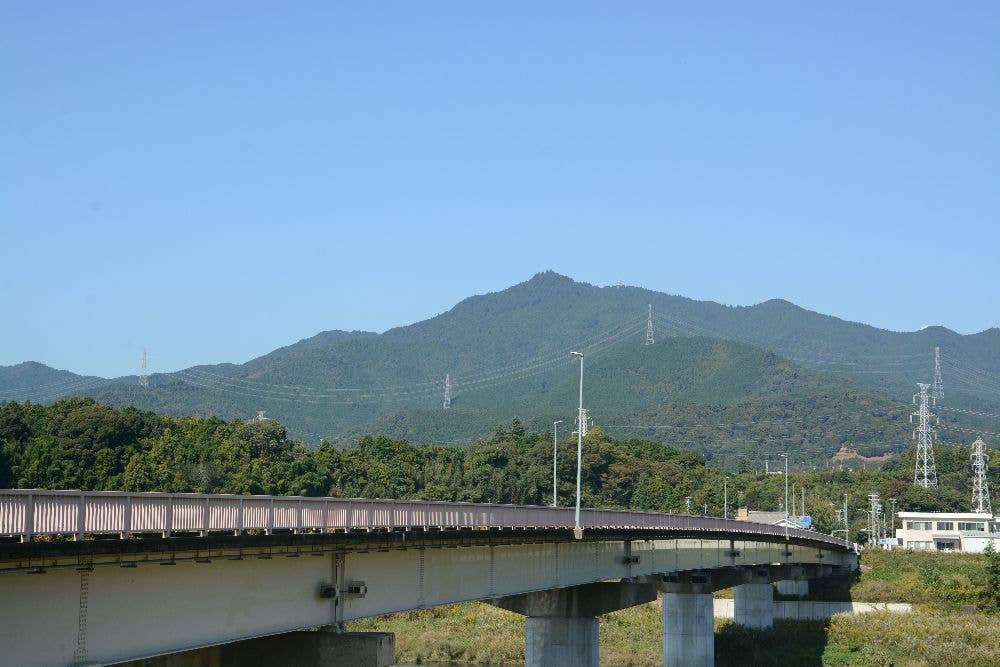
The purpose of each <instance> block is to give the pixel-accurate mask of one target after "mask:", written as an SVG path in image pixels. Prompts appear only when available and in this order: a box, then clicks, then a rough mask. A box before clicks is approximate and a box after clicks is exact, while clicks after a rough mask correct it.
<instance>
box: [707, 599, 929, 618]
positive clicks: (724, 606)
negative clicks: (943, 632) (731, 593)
mask: <svg viewBox="0 0 1000 667" xmlns="http://www.w3.org/2000/svg"><path fill="white" fill-rule="evenodd" d="M871 611H892V612H896V613H904V614H905V613H908V612H910V611H913V605H911V604H909V603H907V602H799V601H790V602H775V603H774V618H775V619H779V618H786V619H798V620H822V619H826V618H830V617H831V616H833V615H834V614H864V613H867V612H871ZM714 612H715V617H716V618H734V616H735V613H734V612H735V604H734V601H733V600H726V599H719V598H716V599H715V601H714Z"/></svg>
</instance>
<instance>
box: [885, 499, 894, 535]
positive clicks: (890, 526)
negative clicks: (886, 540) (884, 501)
mask: <svg viewBox="0 0 1000 667" xmlns="http://www.w3.org/2000/svg"><path fill="white" fill-rule="evenodd" d="M889 503H890V504H891V505H892V510H891V513H890V514H889V530H890V531H891V532H893V533H895V532H896V499H895V498H889ZM886 537H893V535H886Z"/></svg>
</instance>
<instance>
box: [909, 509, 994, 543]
mask: <svg viewBox="0 0 1000 667" xmlns="http://www.w3.org/2000/svg"><path fill="white" fill-rule="evenodd" d="M896 516H898V517H899V519H900V521H901V524H902V525H901V527H900V528H897V529H896V537H897V538H898V539H899V541H900V546H902V548H904V549H916V550H924V551H967V552H971V553H981V552H982V551H983V550H985V549H986V545H987V544H989V543H990V542H993V546H994V548H996V549H1000V523H998V521H997V519H996V518H995V517H994V516H993V515H992V514H981V513H978V512H898V513H897V515H896Z"/></svg>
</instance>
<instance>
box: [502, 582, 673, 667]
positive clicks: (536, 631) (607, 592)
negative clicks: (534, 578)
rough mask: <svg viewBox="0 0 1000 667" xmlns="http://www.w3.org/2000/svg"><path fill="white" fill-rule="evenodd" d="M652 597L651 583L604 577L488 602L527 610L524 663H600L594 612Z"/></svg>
mask: <svg viewBox="0 0 1000 667" xmlns="http://www.w3.org/2000/svg"><path fill="white" fill-rule="evenodd" d="M655 599H656V587H655V586H653V585H651V584H636V583H629V582H621V583H611V582H602V583H596V584H585V585H583V586H573V587H571V588H557V589H553V590H548V591H538V592H535V593H523V594H521V595H511V596H508V597H503V598H496V599H494V600H491V601H490V604H492V605H494V606H496V607H500V608H501V609H506V610H508V611H513V612H516V613H518V614H523V615H524V616H527V619H525V623H524V664H525V667H598V665H599V664H600V646H599V640H598V621H597V617H598V616H600V615H601V614H607V613H609V612H612V611H618V610H619V609H625V608H627V607H633V606H635V605H639V604H645V603H647V602H652V601H653V600H655Z"/></svg>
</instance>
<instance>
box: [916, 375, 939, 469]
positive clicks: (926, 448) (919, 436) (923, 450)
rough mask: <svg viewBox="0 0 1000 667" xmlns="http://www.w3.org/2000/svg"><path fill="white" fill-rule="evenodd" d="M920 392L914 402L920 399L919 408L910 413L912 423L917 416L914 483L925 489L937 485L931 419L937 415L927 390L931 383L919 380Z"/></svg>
mask: <svg viewBox="0 0 1000 667" xmlns="http://www.w3.org/2000/svg"><path fill="white" fill-rule="evenodd" d="M917 386H918V387H920V393H919V394H914V395H913V402H914V403H917V398H919V399H920V403H919V405H920V407H919V409H918V410H917V411H916V412H914V413H913V414H912V415H910V423H912V422H913V418H914V417H917V419H918V421H917V429H916V430H915V431H914V432H913V437H914V439H916V441H917V462H916V467H915V469H914V471H913V484H914V485H915V486H922V487H924V488H925V489H926V488H929V487H932V486H937V467H936V466H935V465H934V427H933V426H931V419H935V416H934V415H933V414H931V409H930V396H929V394H928V393H927V390H928V389H929V388H930V385H929V384H927V383H925V382H918V383H917Z"/></svg>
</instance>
